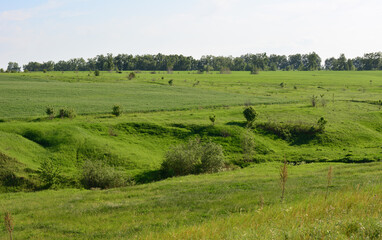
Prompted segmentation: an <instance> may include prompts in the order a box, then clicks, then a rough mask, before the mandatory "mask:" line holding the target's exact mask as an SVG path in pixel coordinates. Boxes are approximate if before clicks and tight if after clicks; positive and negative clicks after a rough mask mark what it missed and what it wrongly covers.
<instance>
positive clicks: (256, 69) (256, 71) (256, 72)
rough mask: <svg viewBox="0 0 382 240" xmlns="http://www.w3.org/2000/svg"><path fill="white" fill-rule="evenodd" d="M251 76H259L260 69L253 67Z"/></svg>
mask: <svg viewBox="0 0 382 240" xmlns="http://www.w3.org/2000/svg"><path fill="white" fill-rule="evenodd" d="M251 74H259V68H258V67H257V66H253V67H252V69H251Z"/></svg>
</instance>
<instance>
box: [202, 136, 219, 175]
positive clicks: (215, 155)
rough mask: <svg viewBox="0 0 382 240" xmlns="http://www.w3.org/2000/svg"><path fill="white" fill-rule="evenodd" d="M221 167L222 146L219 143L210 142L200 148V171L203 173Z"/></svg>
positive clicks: (215, 170)
mask: <svg viewBox="0 0 382 240" xmlns="http://www.w3.org/2000/svg"><path fill="white" fill-rule="evenodd" d="M223 167H224V154H223V148H222V147H221V146H220V145H219V144H216V143H212V142H209V143H207V144H205V145H204V146H203V149H202V157H201V171H202V172H204V173H213V172H219V171H221V170H222V169H223Z"/></svg>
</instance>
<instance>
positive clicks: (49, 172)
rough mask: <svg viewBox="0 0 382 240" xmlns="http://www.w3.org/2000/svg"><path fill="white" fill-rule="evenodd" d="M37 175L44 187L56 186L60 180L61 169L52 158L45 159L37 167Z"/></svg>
mask: <svg viewBox="0 0 382 240" xmlns="http://www.w3.org/2000/svg"><path fill="white" fill-rule="evenodd" d="M38 175H39V177H40V179H41V181H42V182H43V183H44V184H45V186H44V187H45V188H50V187H54V186H57V185H58V184H59V183H60V181H61V170H60V168H59V167H58V166H57V165H56V164H54V162H53V161H52V160H45V161H43V162H42V163H41V165H40V167H39V169H38Z"/></svg>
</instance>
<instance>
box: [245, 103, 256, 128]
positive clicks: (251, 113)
mask: <svg viewBox="0 0 382 240" xmlns="http://www.w3.org/2000/svg"><path fill="white" fill-rule="evenodd" d="M243 114H244V117H245V119H246V120H247V126H252V124H253V122H254V121H255V119H256V117H257V113H256V111H255V109H253V108H252V107H247V108H246V109H244V111H243Z"/></svg>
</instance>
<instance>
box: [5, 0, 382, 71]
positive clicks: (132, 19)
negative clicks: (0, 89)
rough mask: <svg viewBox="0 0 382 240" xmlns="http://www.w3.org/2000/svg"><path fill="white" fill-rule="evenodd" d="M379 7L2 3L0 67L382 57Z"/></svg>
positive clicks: (134, 0) (209, 1) (360, 1)
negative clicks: (149, 58) (144, 58)
mask: <svg viewBox="0 0 382 240" xmlns="http://www.w3.org/2000/svg"><path fill="white" fill-rule="evenodd" d="M381 13H382V1H380V0H161V1H158V0H139V1H138V0H107V1H105V0H12V1H9V0H0V68H6V67H7V64H8V62H10V61H12V62H18V63H19V65H23V64H26V63H28V62H30V61H38V62H43V61H49V60H53V61H59V60H68V59H70V58H77V57H83V58H85V59H87V58H91V57H95V56H96V55H99V54H107V53H112V54H114V55H117V54H119V53H126V54H133V55H141V54H157V53H163V54H183V55H186V56H193V57H195V58H199V57H201V56H202V55H215V56H234V57H236V56H240V55H243V54H246V53H263V52H266V53H267V54H280V55H289V54H296V53H309V52H313V51H314V52H316V53H318V54H319V55H320V56H321V58H322V59H325V58H329V57H333V56H334V57H338V56H339V55H340V54H341V53H344V54H345V55H346V56H347V57H349V58H353V57H356V56H362V55H363V54H364V53H367V52H377V51H382V41H381V40H382V25H381V24H380V22H381V20H382V15H381Z"/></svg>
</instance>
